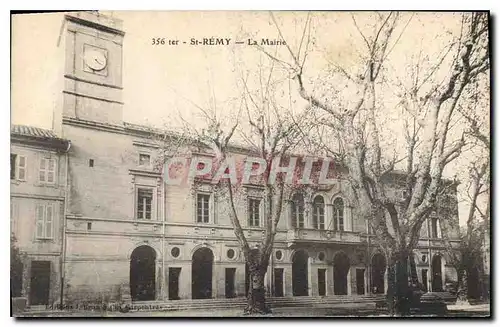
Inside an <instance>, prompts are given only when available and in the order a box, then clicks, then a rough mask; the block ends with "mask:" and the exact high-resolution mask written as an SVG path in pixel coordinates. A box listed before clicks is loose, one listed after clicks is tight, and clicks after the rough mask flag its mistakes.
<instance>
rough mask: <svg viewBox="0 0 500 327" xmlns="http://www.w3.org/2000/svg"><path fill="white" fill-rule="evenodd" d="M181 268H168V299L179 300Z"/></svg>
mask: <svg viewBox="0 0 500 327" xmlns="http://www.w3.org/2000/svg"><path fill="white" fill-rule="evenodd" d="M180 275H181V268H169V269H168V299H169V300H179V299H180V298H179V276H180Z"/></svg>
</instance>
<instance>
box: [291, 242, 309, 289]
mask: <svg viewBox="0 0 500 327" xmlns="http://www.w3.org/2000/svg"><path fill="white" fill-rule="evenodd" d="M308 260H309V256H308V255H307V253H306V252H304V251H302V250H301V251H297V252H295V254H294V255H293V258H292V288H293V295H294V296H307V295H309V290H308V287H309V286H308V280H307V279H308V275H309V274H308V271H307V262H308Z"/></svg>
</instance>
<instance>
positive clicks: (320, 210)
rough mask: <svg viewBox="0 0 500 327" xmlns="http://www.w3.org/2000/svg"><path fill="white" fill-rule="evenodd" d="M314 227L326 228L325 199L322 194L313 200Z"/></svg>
mask: <svg viewBox="0 0 500 327" xmlns="http://www.w3.org/2000/svg"><path fill="white" fill-rule="evenodd" d="M313 228H316V229H325V200H323V197H322V196H320V195H318V196H317V197H315V198H314V201H313Z"/></svg>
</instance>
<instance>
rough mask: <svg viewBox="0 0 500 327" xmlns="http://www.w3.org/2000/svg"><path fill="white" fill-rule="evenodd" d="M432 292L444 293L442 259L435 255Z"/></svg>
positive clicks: (433, 259)
mask: <svg viewBox="0 0 500 327" xmlns="http://www.w3.org/2000/svg"><path fill="white" fill-rule="evenodd" d="M432 291H433V292H442V291H443V276H442V272H441V257H440V256H439V255H435V256H434V257H433V258H432Z"/></svg>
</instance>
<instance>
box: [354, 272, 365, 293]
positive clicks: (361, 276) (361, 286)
mask: <svg viewBox="0 0 500 327" xmlns="http://www.w3.org/2000/svg"><path fill="white" fill-rule="evenodd" d="M356 291H357V293H358V295H363V294H365V270H364V269H356Z"/></svg>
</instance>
